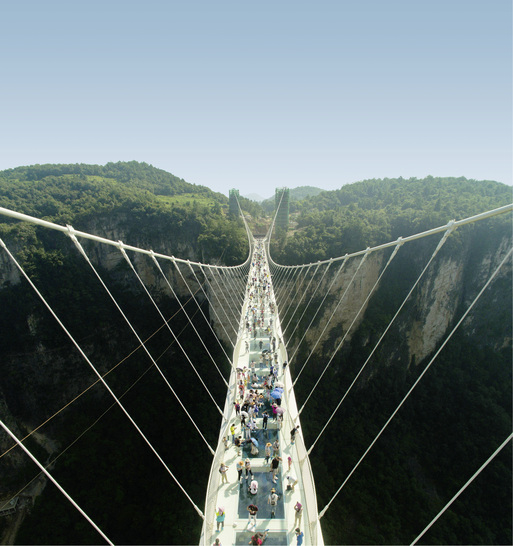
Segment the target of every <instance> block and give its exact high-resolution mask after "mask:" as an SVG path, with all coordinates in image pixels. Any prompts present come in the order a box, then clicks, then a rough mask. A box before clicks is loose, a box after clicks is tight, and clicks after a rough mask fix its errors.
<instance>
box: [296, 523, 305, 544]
mask: <svg viewBox="0 0 513 546" xmlns="http://www.w3.org/2000/svg"><path fill="white" fill-rule="evenodd" d="M304 536H305V534H304V533H303V531H301V530H300V529H299V527H297V528H296V541H297V542H296V545H297V546H301V545H302V544H303V538H304Z"/></svg>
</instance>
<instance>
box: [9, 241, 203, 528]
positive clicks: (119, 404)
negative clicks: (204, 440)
mask: <svg viewBox="0 0 513 546" xmlns="http://www.w3.org/2000/svg"><path fill="white" fill-rule="evenodd" d="M0 246H2V248H3V249H4V250H5V251H6V252H7V254H8V255H9V258H10V259H11V260H12V262H13V263H14V264H15V266H16V267H17V268H18V270H19V271H20V273H21V274H22V275H23V276H24V277H25V279H26V280H27V282H28V283H29V284H30V286H31V287H32V289H33V290H34V292H35V293H36V294H37V295H38V297H39V299H40V300H41V301H42V302H43V303H44V305H45V306H46V308H47V309H48V311H49V312H50V313H51V315H52V316H53V317H54V319H55V320H56V321H57V323H58V324H59V326H60V327H61V328H62V330H63V331H64V333H65V334H66V335H67V336H68V337H69V339H70V340H71V342H72V343H73V345H74V346H75V347H76V349H77V350H78V352H79V353H80V354H81V355H82V357H83V358H84V360H85V361H86V362H87V364H88V365H89V366H90V368H91V369H92V370H93V372H94V373H95V374H96V376H97V377H98V379H99V380H100V381H101V382H102V384H103V386H104V387H105V388H106V389H107V391H108V392H109V394H110V395H111V396H112V397H113V398H114V400H115V401H116V403H117V404H118V406H119V407H120V409H121V410H122V411H123V413H124V414H125V415H126V416H127V418H128V419H129V421H130V422H131V423H132V425H133V426H134V428H135V429H136V430H137V432H138V433H139V434H140V435H141V437H142V438H143V440H144V441H145V442H146V443H147V445H148V446H149V448H150V449H151V450H152V451H153V453H154V454H155V456H156V457H157V459H158V460H159V461H160V462H161V463H162V465H163V466H164V468H165V469H166V470H167V472H168V474H169V475H170V476H171V477H172V478H173V480H174V481H175V483H176V484H177V485H178V487H179V488H180V489H181V490H182V492H183V493H184V494H185V496H186V497H187V498H188V499H189V501H190V502H191V504H192V505H193V507H194V509H195V510H196V512H197V513H198V514H199V516H200V517H201V518H204V515H203V512H202V511H201V510H200V509H199V508H198V507H197V506H196V505H195V504H194V502H193V500H192V499H191V497H190V496H189V495H188V494H187V492H186V491H185V489H184V488H183V487H182V485H181V484H180V482H179V481H178V480H177V479H176V477H175V476H174V474H173V473H172V472H171V470H170V469H169V467H168V466H167V465H166V463H165V462H164V460H163V459H162V457H161V456H160V455H159V453H158V452H157V450H156V449H155V448H154V447H153V445H152V444H151V442H150V441H149V440H148V438H146V436H145V434H144V433H143V431H142V430H141V429H140V428H139V426H138V425H137V423H136V422H135V421H134V420H133V418H132V416H131V415H130V413H129V412H128V411H127V410H126V408H125V406H123V404H122V403H121V402H120V400H119V399H118V397H117V396H116V395H115V394H114V392H113V391H112V389H111V388H110V387H109V385H108V384H107V382H106V381H105V379H104V378H103V377H102V375H101V374H100V372H99V371H98V370H97V369H96V367H95V366H94V364H93V363H92V362H91V361H90V360H89V358H88V357H87V355H86V354H85V353H84V351H83V350H82V348H81V347H80V345H79V344H78V343H77V341H76V340H75V338H74V337H73V336H72V335H71V334H70V332H69V331H68V329H67V328H66V327H65V326H64V324H63V323H62V321H61V320H60V318H59V317H58V316H57V315H56V314H55V311H54V310H53V309H52V307H51V306H50V304H49V303H48V302H47V301H46V299H45V298H44V297H43V295H42V294H41V292H39V290H38V289H37V287H36V286H35V284H34V283H33V282H32V280H31V279H30V277H29V276H28V275H27V274H26V273H25V270H24V269H23V268H22V267H21V265H20V264H19V263H18V261H17V260H16V258H15V257H14V256H13V255H12V253H11V252H10V250H9V249H8V248H7V246H6V245H5V243H4V242H3V240H2V239H0Z"/></svg>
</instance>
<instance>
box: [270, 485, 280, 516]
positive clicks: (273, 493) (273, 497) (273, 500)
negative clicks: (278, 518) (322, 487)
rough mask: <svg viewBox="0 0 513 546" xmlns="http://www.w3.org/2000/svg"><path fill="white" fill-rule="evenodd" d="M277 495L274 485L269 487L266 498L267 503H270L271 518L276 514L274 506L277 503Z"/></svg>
mask: <svg viewBox="0 0 513 546" xmlns="http://www.w3.org/2000/svg"><path fill="white" fill-rule="evenodd" d="M278 499H279V497H278V495H277V493H276V489H274V487H273V488H272V489H271V493H270V495H269V497H268V498H267V504H270V505H271V518H274V516H275V515H276V506H277V505H278Z"/></svg>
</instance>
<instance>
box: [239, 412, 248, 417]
mask: <svg viewBox="0 0 513 546" xmlns="http://www.w3.org/2000/svg"><path fill="white" fill-rule="evenodd" d="M240 414H241V415H243V416H244V417H249V415H248V412H247V411H241V412H240Z"/></svg>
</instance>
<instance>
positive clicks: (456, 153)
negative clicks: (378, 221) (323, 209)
mask: <svg viewBox="0 0 513 546" xmlns="http://www.w3.org/2000/svg"><path fill="white" fill-rule="evenodd" d="M0 82H1V85H0V170H4V169H8V168H13V167H17V166H21V165H33V164H36V163H40V164H44V163H91V164H100V165H104V164H105V163H108V162H116V161H132V160H136V161H141V162H146V163H149V164H151V165H153V166H155V167H158V168H160V169H164V170H166V171H168V172H170V173H172V174H174V175H175V176H178V177H180V178H183V179H184V180H186V181H187V182H190V183H193V184H201V185H204V186H208V187H209V188H211V189H213V190H215V191H219V192H222V193H224V194H228V191H229V190H230V189H232V188H235V189H238V190H239V191H240V194H241V195H249V194H258V195H260V196H262V197H264V198H267V197H271V196H272V195H274V191H275V188H277V187H288V188H295V187H298V186H316V187H319V188H322V189H326V190H331V189H338V188H340V187H341V186H342V185H344V184H348V183H353V182H357V181H359V180H364V179H369V178H394V177H399V176H402V177H404V178H409V177H417V178H423V177H425V176H427V175H432V176H465V177H467V178H472V179H476V180H496V181H498V182H502V183H505V184H509V185H512V184H513V180H512V5H511V0H429V1H426V0H422V1H419V0H386V1H385V0H338V1H329V0H316V1H308V2H305V1H302V0H295V1H293V2H292V1H288V0H273V1H267V0H261V1H260V2H249V1H247V0H238V1H223V0H210V1H196V0H180V1H175V0H144V1H131V0H124V1H122V2H121V1H118V0H101V1H97V0H87V1H82V0H74V1H70V0H65V1H55V0H45V1H41V0H37V1H36V0H16V1H14V0H0Z"/></svg>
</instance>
